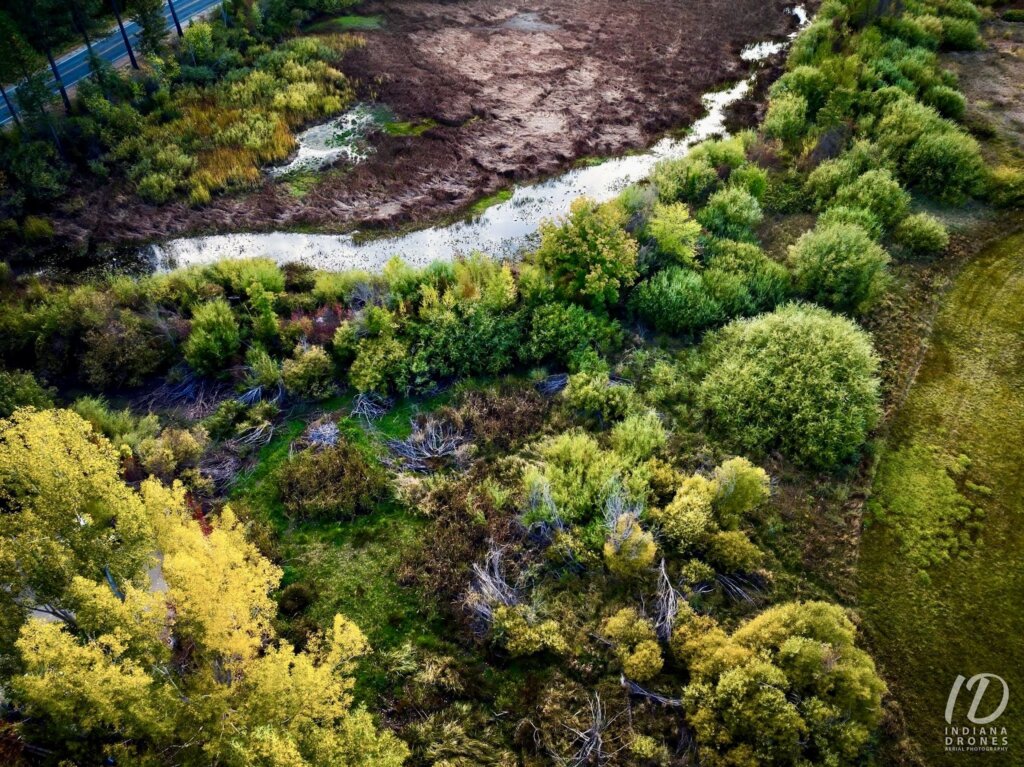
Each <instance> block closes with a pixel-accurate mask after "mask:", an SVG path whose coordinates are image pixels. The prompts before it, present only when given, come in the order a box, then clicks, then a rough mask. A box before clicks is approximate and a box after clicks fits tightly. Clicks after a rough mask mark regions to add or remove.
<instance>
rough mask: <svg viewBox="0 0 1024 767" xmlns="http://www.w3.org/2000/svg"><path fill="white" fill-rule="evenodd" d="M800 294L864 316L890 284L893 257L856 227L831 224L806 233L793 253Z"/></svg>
mask: <svg viewBox="0 0 1024 767" xmlns="http://www.w3.org/2000/svg"><path fill="white" fill-rule="evenodd" d="M789 260H790V263H791V264H792V267H793V277H794V283H795V286H796V289H797V291H798V292H799V293H800V294H801V295H803V296H805V297H807V298H809V299H811V300H813V301H815V302H816V303H819V304H822V305H823V306H828V307H831V308H834V309H838V310H840V311H843V312H849V313H854V314H857V313H861V312H863V311H865V310H867V309H868V308H870V306H871V305H872V304H873V303H874V302H875V301H877V300H878V298H879V297H880V296H881V295H882V293H883V292H884V290H885V287H886V285H887V283H888V273H887V268H888V265H889V254H888V253H886V252H885V250H884V249H883V248H882V246H881V245H879V244H878V243H877V242H875V241H874V240H873V239H872V238H871V236H870V235H869V234H868V233H867V232H866V231H864V230H863V229H862V228H861V227H859V226H856V225H855V224H827V225H825V226H821V225H819V226H817V227H815V228H814V229H812V230H811V231H809V232H805V233H804V234H803V235H801V237H800V239H799V240H797V242H796V244H795V245H793V246H791V247H790V249H789Z"/></svg>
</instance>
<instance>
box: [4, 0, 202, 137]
mask: <svg viewBox="0 0 1024 767" xmlns="http://www.w3.org/2000/svg"><path fill="white" fill-rule="evenodd" d="M220 4H221V0H174V10H176V11H177V12H178V20H179V21H181V23H182V24H183V25H184V23H185V21H186V20H187V19H191V18H192V17H193V16H198V15H199V14H201V13H204V12H206V11H208V10H210V9H211V8H215V7H217V6H218V5H220ZM121 6H122V7H123V6H124V3H121ZM164 18H165V19H166V20H167V29H168V30H170V29H172V28H173V27H174V21H173V20H172V19H171V10H170V8H168V6H167V3H166V2H165V3H164ZM124 31H125V32H127V33H128V39H129V40H131V43H132V48H135V49H136V53H135V55H136V56H138V55H139V54H138V48H137V43H138V39H139V25H138V24H136V23H135V22H134V21H129V20H128V19H125V24H124ZM92 50H93V52H94V53H95V54H96V55H97V56H99V57H100V58H101V59H103V60H104V61H108V62H110V63H111V64H113V63H115V62H117V61H120V60H121V59H125V58H126V57H127V56H128V51H127V50H125V47H124V40H122V39H121V32H120V30H119V29H118V28H117V27H116V26H115V27H114V31H113V32H111V33H110V34H109V35H107V36H106V37H104V38H102V39H98V40H93V43H92ZM57 69H58V70H59V71H60V76H61V79H62V80H63V81H64V86H65V87H67V88H70V87H71V86H72V85H74V84H75V83H77V82H78V81H79V80H82V79H84V78H86V77H88V76H89V75H90V74H91V72H92V70H91V69H90V68H89V52H88V50H87V49H86V48H85V46H82V47H81V48H79V49H78V50H75V51H72V52H71V53H69V54H67V55H65V56H62V57H61V58H59V59H57ZM50 88H51V89H52V90H53V92H54V93H56V92H57V83H56V81H55V80H54V79H53V78H50ZM8 95H9V96H11V97H12V98H11V100H12V101H13V100H14V98H13V96H14V90H13V88H12V89H11V90H10V91H8ZM10 119H11V113H10V111H9V110H8V109H7V104H5V103H3V100H2V99H0V125H5V124H6V123H8V122H9V121H10Z"/></svg>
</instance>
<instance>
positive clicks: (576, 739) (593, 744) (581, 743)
mask: <svg viewBox="0 0 1024 767" xmlns="http://www.w3.org/2000/svg"><path fill="white" fill-rule="evenodd" d="M621 715H622V712H620V713H618V714H616V715H615V716H613V717H611V718H609V717H608V716H607V715H606V714H605V711H604V705H603V704H602V702H601V696H600V695H598V694H597V693H594V695H593V697H591V699H590V726H589V727H588V728H587V729H585V730H580V729H577V728H575V727H568V726H567V727H566V729H568V730H569V732H571V733H572V735H573V747H575V748H576V750H575V751H574V752H573V754H572V755H571V756H570V757H569V758H568V759H564V758H557V761H559V762H560V763H561V764H565V765H568V766H569V767H585V766H586V765H595V766H599V765H603V764H607V763H608V761H609V760H610V759H611V758H612V757H613V756H615V754H617V753H618V752H619V751H621V750H622V748H621V747H620V748H617V749H609V747H608V744H607V743H606V737H605V733H606V732H607V730H608V727H609V726H611V724H612V723H613V722H614V721H615V720H616V719H618V718H619V717H620V716H621Z"/></svg>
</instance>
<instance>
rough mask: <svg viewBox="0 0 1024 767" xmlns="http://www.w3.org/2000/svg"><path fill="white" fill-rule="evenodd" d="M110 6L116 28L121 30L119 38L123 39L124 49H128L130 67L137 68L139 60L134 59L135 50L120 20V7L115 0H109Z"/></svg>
mask: <svg viewBox="0 0 1024 767" xmlns="http://www.w3.org/2000/svg"><path fill="white" fill-rule="evenodd" d="M110 6H111V7H112V8H113V9H114V18H115V19H117V28H118V29H119V30H121V40H123V41H124V49H125V50H126V51H128V59H129V60H130V61H131V62H132V69H138V68H139V62H138V61H136V60H135V51H133V50H132V43H131V40H129V39H128V33H127V32H125V31H124V22H123V21H122V20H121V8H120V7H119V5H118V2H117V0H110Z"/></svg>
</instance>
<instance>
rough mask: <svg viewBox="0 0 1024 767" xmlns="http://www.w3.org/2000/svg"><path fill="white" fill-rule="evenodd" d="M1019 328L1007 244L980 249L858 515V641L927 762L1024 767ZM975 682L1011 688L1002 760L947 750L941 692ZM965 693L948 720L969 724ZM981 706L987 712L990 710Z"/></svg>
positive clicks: (1022, 257) (1023, 264) (1017, 280)
mask: <svg viewBox="0 0 1024 767" xmlns="http://www.w3.org/2000/svg"><path fill="white" fill-rule="evenodd" d="M1022 327H1024V235H1022V234H1017V235H1014V236H1012V237H1008V238H1006V239H1004V240H1002V241H999V242H997V243H996V244H994V245H993V246H991V247H989V248H987V249H986V250H985V251H983V252H982V253H981V255H980V256H979V257H978V258H977V259H976V260H975V261H973V262H972V263H971V264H970V265H968V266H967V267H965V269H964V270H963V271H962V273H961V274H960V275H959V276H958V277H957V278H956V280H955V282H954V283H953V286H952V288H951V289H950V291H949V293H948V294H947V296H946V297H945V299H944V301H943V304H942V308H941V309H940V311H939V314H938V316H937V318H936V322H935V326H934V332H933V336H932V338H931V345H930V349H929V351H928V352H927V355H926V357H925V360H924V362H923V365H922V367H921V370H920V372H919V374H918V377H917V380H916V382H915V384H914V386H913V388H912V389H911V391H910V394H909V396H908V398H907V401H906V403H905V404H904V406H903V408H902V409H901V411H900V412H899V413H898V414H897V416H896V418H895V420H894V422H893V424H892V428H891V431H890V433H889V435H888V437H887V440H886V443H885V445H884V446H883V448H882V450H881V451H880V459H879V460H880V463H879V466H878V471H877V473H876V475H875V483H874V489H873V493H874V494H873V497H872V498H871V500H870V501H869V503H868V510H867V514H866V516H865V530H864V533H863V536H862V539H861V547H860V558H859V562H858V570H859V576H858V578H859V603H860V608H861V611H862V614H863V617H864V620H865V628H866V632H867V636H868V641H869V642H870V644H871V645H872V649H873V650H874V654H875V657H876V659H877V661H878V663H879V666H880V669H881V671H882V673H883V674H884V676H885V678H886V680H887V681H888V682H889V684H890V688H891V692H892V694H893V696H894V697H895V699H896V700H897V701H899V702H900V704H901V707H902V709H903V714H904V716H905V717H906V723H907V731H908V733H909V734H910V736H911V737H912V738H913V740H914V741H915V744H914V745H913V746H910V744H906V743H904V744H899V745H898V746H896V748H897V749H898V750H899V751H900V752H901V753H905V752H906V750H907V749H908V748H909V749H910V750H911V751H915V750H916V751H918V753H919V754H920V756H921V757H922V758H923V763H925V764H928V765H929V766H933V765H935V766H940V765H962V764H964V763H965V758H969V760H970V761H971V763H972V764H985V765H989V764H991V765H1000V767H1003V766H1008V765H1024V749H1022V748H1021V747H1020V741H1019V738H1020V737H1021V733H1022V732H1024V699H1022V697H1021V695H1020V693H1019V691H1021V690H1024V666H1022V665H1021V664H1020V641H1021V637H1022V636H1024V611H1022V610H1021V606H1022V604H1024V567H1022V563H1024V472H1022V470H1021V467H1022V465H1024V440H1022V438H1021V435H1022V434H1024V389H1022V381H1024V334H1022ZM982 672H988V673H993V674H998V675H999V676H1001V677H1003V678H1004V679H1005V680H1006V682H1007V684H1008V685H1009V688H1010V691H1011V695H1010V702H1009V706H1008V708H1007V710H1006V712H1005V713H1004V714H1003V715H1002V717H1001V718H1000V719H999V720H998V721H997V722H996V723H995V724H998V725H1000V726H1006V727H1007V729H1008V733H1009V738H1010V748H1009V751H1008V752H996V753H971V754H968V755H965V754H963V753H952V752H951V753H947V752H946V751H945V743H944V728H945V727H946V722H945V720H944V710H945V706H946V700H947V696H948V695H949V691H950V687H951V685H952V684H953V681H954V680H955V678H956V677H957V675H961V674H962V675H964V676H966V677H970V676H972V675H974V674H977V673H982ZM1014 691H1018V692H1017V694H1016V695H1015V694H1013V693H1014ZM961 697H962V698H963V699H964V700H963V701H962V702H961V707H960V708H959V709H958V710H957V717H958V719H954V721H953V724H955V725H969V724H970V723H969V722H968V721H967V719H966V717H965V716H964V714H965V713H966V708H967V706H968V705H969V701H968V700H967V699H968V697H969V696H968V695H966V694H965V695H963V696H961ZM989 697H991V698H993V700H988V699H986V701H985V702H984V703H983V707H986V708H991V707H994V706H995V705H996V702H997V701H995V700H994V698H995V694H993V695H990V696H989ZM986 713H988V712H987V711H981V710H980V709H979V716H983V715H985V714H986ZM892 756H893V758H894V759H896V758H898V757H897V755H896V754H893V755H892Z"/></svg>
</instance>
